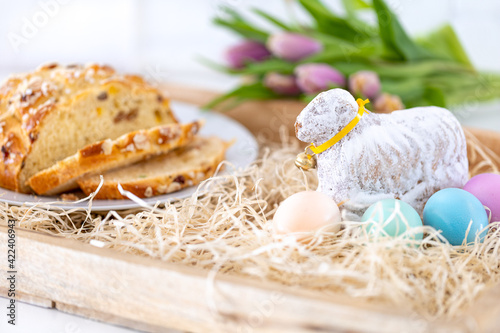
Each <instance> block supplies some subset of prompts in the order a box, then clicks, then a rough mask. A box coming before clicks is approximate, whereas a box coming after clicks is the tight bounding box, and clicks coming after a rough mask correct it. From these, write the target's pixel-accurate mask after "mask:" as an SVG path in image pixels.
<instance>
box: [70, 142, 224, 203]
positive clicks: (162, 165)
mask: <svg viewBox="0 0 500 333" xmlns="http://www.w3.org/2000/svg"><path fill="white" fill-rule="evenodd" d="M228 147H229V144H228V143H227V142H224V141H223V140H221V139H219V138H217V137H209V138H204V137H196V138H195V139H194V140H193V142H192V143H191V144H189V145H187V146H185V147H183V148H179V149H176V150H174V151H171V152H170V153H168V154H165V155H161V156H157V157H154V158H152V159H150V160H147V161H142V162H139V163H137V164H134V165H131V166H128V167H125V168H121V169H117V170H114V171H109V172H106V173H104V174H103V178H104V183H103V185H102V187H101V189H100V190H99V192H98V193H97V194H96V196H95V198H97V199H124V198H125V199H126V197H124V196H122V195H121V194H120V192H119V191H118V184H121V186H122V187H123V189H124V190H126V191H129V192H132V193H133V194H135V195H136V196H138V197H140V198H147V197H152V196H154V195H160V194H165V193H170V192H175V191H178V190H180V189H182V188H185V187H188V186H193V185H197V184H199V183H200V182H201V181H203V180H205V179H207V178H210V177H211V176H212V175H213V174H214V172H215V170H216V169H217V166H218V165H219V163H220V162H222V161H223V160H224V154H225V152H226V149H227V148H228ZM77 182H78V185H80V188H81V189H82V191H83V192H84V193H85V194H87V195H89V194H91V193H92V192H94V191H95V190H96V189H97V187H98V186H99V183H100V177H99V175H93V176H86V177H83V178H80V179H79V180H78V181H77Z"/></svg>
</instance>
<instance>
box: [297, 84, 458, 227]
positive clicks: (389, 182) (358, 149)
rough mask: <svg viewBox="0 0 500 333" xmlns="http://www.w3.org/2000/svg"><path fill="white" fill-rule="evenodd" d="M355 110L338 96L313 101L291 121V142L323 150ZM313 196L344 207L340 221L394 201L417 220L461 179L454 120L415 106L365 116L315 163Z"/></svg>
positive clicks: (352, 102)
mask: <svg viewBox="0 0 500 333" xmlns="http://www.w3.org/2000/svg"><path fill="white" fill-rule="evenodd" d="M357 111H358V106H357V104H356V101H355V100H354V97H352V95H351V94H350V93H348V92H347V91H345V90H342V89H332V90H329V91H326V92H323V93H321V94H319V95H318V96H317V97H316V98H315V99H314V100H313V101H312V102H311V103H309V105H308V106H307V107H306V108H304V110H303V111H302V112H301V113H300V114H299V116H298V117H297V121H296V123H295V130H296V135H297V138H299V139H300V140H301V141H304V142H308V143H309V142H313V143H314V144H315V145H316V146H318V145H320V144H322V143H323V142H325V141H326V140H328V139H329V138H331V137H332V136H334V135H335V134H336V133H338V132H339V131H340V130H341V129H342V128H343V127H344V126H345V125H347V123H349V121H351V120H352V119H353V118H354V117H355V116H356V113H357ZM317 158H318V178H319V187H318V191H320V192H323V193H325V194H328V195H329V196H330V197H332V198H333V199H334V200H335V201H336V202H337V203H340V202H342V201H346V200H348V201H347V202H346V203H345V204H344V206H343V207H344V208H345V213H346V215H347V216H346V217H348V218H350V219H359V217H360V216H361V214H362V213H363V212H364V211H365V210H366V208H368V206H370V205H371V204H373V203H375V202H376V201H378V200H381V199H387V198H396V199H400V200H403V201H405V202H407V203H408V204H410V205H411V206H413V207H414V208H415V209H416V210H417V211H418V212H419V214H422V210H423V208H424V205H425V203H426V202H427V199H428V198H429V197H430V196H431V195H432V194H433V193H435V192H436V191H438V190H440V189H443V188H447V187H462V186H463V185H464V184H465V183H466V181H467V179H468V160H467V146H466V142H465V135H464V132H463V130H462V127H461V126H460V124H459V122H458V120H457V119H456V118H455V117H454V116H453V114H452V113H451V112H450V111H448V110H446V109H443V108H439V107H418V108H413V109H408V110H402V111H395V112H393V113H391V114H375V113H369V114H365V115H364V116H363V117H362V118H361V120H360V121H359V123H358V125H357V126H356V127H355V128H354V129H353V130H352V131H351V132H350V133H349V134H347V135H346V136H345V137H344V138H343V139H342V140H340V142H338V143H337V144H336V145H335V146H333V147H331V148H329V149H328V150H326V151H324V152H323V153H321V154H319V155H318V156H317Z"/></svg>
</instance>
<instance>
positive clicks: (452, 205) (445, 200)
mask: <svg viewBox="0 0 500 333" xmlns="http://www.w3.org/2000/svg"><path fill="white" fill-rule="evenodd" d="M424 224H425V225H429V226H432V227H434V229H436V230H441V231H442V235H443V236H444V238H446V239H447V240H448V242H450V244H451V245H461V244H462V243H463V241H464V239H465V235H466V233H467V229H468V228H469V224H470V229H469V233H468V234H467V243H472V242H474V240H475V238H476V235H478V234H479V232H480V231H481V230H482V229H483V228H484V227H486V226H487V225H488V216H487V215H486V211H485V210H484V207H483V205H482V204H481V202H480V201H479V199H477V198H476V197H475V196H474V195H472V194H470V193H469V192H467V191H465V190H462V189H459V188H446V189H444V190H441V191H438V192H436V193H434V194H433V195H432V196H431V197H430V198H429V200H428V201H427V203H426V204H425V207H424ZM484 236H485V234H482V235H480V237H484Z"/></svg>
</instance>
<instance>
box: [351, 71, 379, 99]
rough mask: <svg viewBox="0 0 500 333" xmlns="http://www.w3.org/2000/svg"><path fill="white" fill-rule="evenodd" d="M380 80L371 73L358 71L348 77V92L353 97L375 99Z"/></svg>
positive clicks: (375, 74)
mask: <svg viewBox="0 0 500 333" xmlns="http://www.w3.org/2000/svg"><path fill="white" fill-rule="evenodd" d="M380 88H381V85H380V79H379V77H378V75H377V73H375V72H372V71H359V72H356V73H354V74H352V75H351V76H349V90H350V91H351V93H352V94H353V95H355V96H359V97H362V98H371V99H373V98H375V97H377V96H378V94H379V93H380Z"/></svg>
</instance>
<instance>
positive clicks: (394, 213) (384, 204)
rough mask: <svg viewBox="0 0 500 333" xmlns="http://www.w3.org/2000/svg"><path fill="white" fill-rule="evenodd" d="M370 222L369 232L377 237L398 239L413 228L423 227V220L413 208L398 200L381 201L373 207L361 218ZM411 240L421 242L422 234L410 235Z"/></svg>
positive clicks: (368, 225)
mask: <svg viewBox="0 0 500 333" xmlns="http://www.w3.org/2000/svg"><path fill="white" fill-rule="evenodd" d="M361 221H363V222H368V224H367V232H368V233H369V234H371V235H375V236H385V235H387V236H390V237H397V236H399V235H402V234H403V233H405V232H406V231H407V230H409V229H411V228H417V227H422V220H421V219H420V216H419V215H418V213H417V211H416V210H415V209H413V207H412V206H410V205H409V204H407V203H406V202H403V201H401V200H396V199H385V200H380V201H378V202H376V203H374V204H373V205H371V206H370V207H369V208H368V209H367V210H366V212H365V213H364V214H363V217H361ZM408 237H409V238H411V239H416V240H421V239H422V233H421V232H415V233H408Z"/></svg>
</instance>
